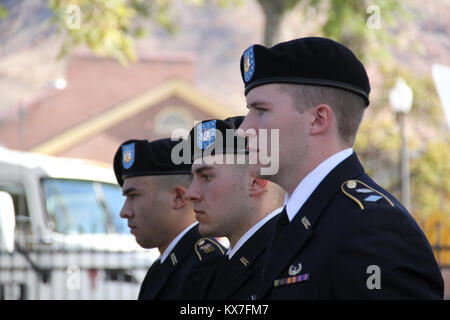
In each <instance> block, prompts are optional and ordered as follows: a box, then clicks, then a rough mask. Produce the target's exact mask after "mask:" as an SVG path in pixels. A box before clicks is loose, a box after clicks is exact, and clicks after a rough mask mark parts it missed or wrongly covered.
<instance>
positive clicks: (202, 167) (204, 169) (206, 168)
mask: <svg viewBox="0 0 450 320" xmlns="http://www.w3.org/2000/svg"><path fill="white" fill-rule="evenodd" d="M212 169H215V168H214V167H212V166H207V165H204V166H201V167H199V168H197V169H195V170H194V173H195V174H201V173H202V172H203V171H206V170H212Z"/></svg>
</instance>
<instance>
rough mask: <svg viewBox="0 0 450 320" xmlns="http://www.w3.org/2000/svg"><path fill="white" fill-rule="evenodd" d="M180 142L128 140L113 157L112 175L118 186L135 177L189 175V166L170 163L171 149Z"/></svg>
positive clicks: (168, 140) (169, 140)
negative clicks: (125, 179) (113, 174)
mask: <svg viewBox="0 0 450 320" xmlns="http://www.w3.org/2000/svg"><path fill="white" fill-rule="evenodd" d="M178 143H180V140H177V141H172V140H171V139H159V140H155V141H152V142H149V141H148V140H128V141H125V142H124V143H122V144H121V145H120V147H119V149H118V150H117V152H116V154H115V156H114V173H115V175H116V179H117V182H118V184H119V185H120V186H122V185H123V179H124V178H127V177H137V176H159V175H176V174H190V173H191V165H190V164H184V163H181V164H179V165H176V164H174V163H173V162H172V158H171V154H172V149H173V147H174V146H176V145H177V144H178Z"/></svg>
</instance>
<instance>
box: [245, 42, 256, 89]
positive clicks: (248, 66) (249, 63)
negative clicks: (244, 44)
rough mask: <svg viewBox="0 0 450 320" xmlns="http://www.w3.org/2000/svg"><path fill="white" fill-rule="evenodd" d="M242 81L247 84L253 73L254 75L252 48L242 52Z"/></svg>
mask: <svg viewBox="0 0 450 320" xmlns="http://www.w3.org/2000/svg"><path fill="white" fill-rule="evenodd" d="M243 58H244V80H245V82H249V81H250V79H251V78H252V77H253V73H255V53H254V50H253V46H250V47H249V48H248V49H247V50H245V51H244V54H243Z"/></svg>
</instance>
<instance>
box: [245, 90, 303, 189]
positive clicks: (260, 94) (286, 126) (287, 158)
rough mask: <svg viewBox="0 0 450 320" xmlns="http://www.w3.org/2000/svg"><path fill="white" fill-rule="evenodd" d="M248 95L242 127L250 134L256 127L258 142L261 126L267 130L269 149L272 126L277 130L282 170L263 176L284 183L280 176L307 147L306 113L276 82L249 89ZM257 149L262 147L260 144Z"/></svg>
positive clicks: (286, 173)
mask: <svg viewBox="0 0 450 320" xmlns="http://www.w3.org/2000/svg"><path fill="white" fill-rule="evenodd" d="M246 99H247V107H248V109H249V111H248V114H247V116H246V117H245V119H244V121H243V122H242V124H241V126H240V127H239V129H243V130H244V131H247V133H246V135H248V136H251V135H252V133H251V131H252V130H249V129H253V132H254V133H255V134H256V136H257V140H258V143H259V144H260V143H261V140H260V135H261V132H262V131H261V130H267V131H266V132H267V144H268V146H267V150H271V146H270V143H271V141H272V139H271V134H272V132H273V130H278V132H279V157H278V158H279V170H278V172H277V173H275V174H274V175H273V176H265V177H264V178H266V179H268V180H272V181H274V182H277V183H279V184H282V183H281V181H280V179H281V180H282V177H283V176H286V175H290V174H292V171H290V170H292V168H291V167H292V164H295V163H298V162H299V161H300V159H302V157H303V156H304V153H305V151H306V150H305V149H306V146H307V134H306V123H307V122H306V120H307V119H305V117H306V115H305V114H302V113H300V112H299V111H298V110H297V109H296V108H295V107H294V103H293V100H292V97H291V95H289V94H288V93H287V92H285V91H283V90H281V89H280V87H279V85H277V84H267V85H262V86H258V87H256V88H254V89H252V90H251V91H250V92H249V93H248V95H247V97H246ZM249 132H250V134H249ZM258 149H261V145H259V146H258ZM253 152H255V151H253ZM256 152H259V151H256ZM258 159H260V157H259V155H258ZM258 171H259V170H257V171H256V174H258V173H259V172H258Z"/></svg>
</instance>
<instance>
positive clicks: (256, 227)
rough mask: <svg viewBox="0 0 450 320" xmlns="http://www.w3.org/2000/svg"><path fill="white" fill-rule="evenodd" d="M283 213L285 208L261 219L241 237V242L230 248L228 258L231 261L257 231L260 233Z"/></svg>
mask: <svg viewBox="0 0 450 320" xmlns="http://www.w3.org/2000/svg"><path fill="white" fill-rule="evenodd" d="M281 211H283V207H281V208H278V209H276V210H274V211H273V212H271V213H270V214H268V215H267V216H265V217H264V219H261V220H260V221H259V222H258V223H256V224H255V225H254V226H253V227H251V228H250V229H249V230H248V231H247V232H246V233H244V234H243V235H242V237H240V238H239V240H238V241H237V242H236V244H235V245H234V247H231V246H230V248H229V249H228V251H227V255H228V258H229V259H231V258H232V257H233V255H234V254H235V253H236V252H237V251H238V250H239V249H240V248H241V247H242V246H243V245H244V243H245V242H246V241H247V240H248V239H250V238H251V237H252V236H253V235H254V234H255V233H256V231H258V230H259V229H260V228H261V227H262V226H263V225H264V224H265V223H266V222H267V221H269V220H270V219H272V218H273V217H274V216H276V215H277V214H278V213H280V212H281Z"/></svg>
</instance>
